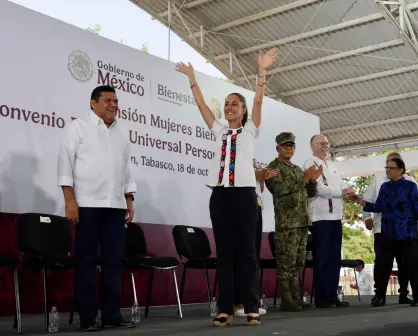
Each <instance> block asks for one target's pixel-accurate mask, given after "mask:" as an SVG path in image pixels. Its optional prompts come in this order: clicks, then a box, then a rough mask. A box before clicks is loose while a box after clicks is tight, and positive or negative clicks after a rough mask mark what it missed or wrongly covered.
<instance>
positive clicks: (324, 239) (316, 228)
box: [311, 220, 342, 304]
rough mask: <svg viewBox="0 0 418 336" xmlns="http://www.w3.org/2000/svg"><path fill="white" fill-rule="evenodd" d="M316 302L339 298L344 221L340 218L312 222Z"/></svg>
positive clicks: (326, 301) (320, 302)
mask: <svg viewBox="0 0 418 336" xmlns="http://www.w3.org/2000/svg"><path fill="white" fill-rule="evenodd" d="M311 232H312V257H313V264H314V269H313V272H314V274H313V275H314V290H315V304H328V303H332V302H333V301H335V300H336V298H337V290H338V284H339V282H340V270H341V246H342V223H341V221H340V220H321V221H316V222H312V231H311Z"/></svg>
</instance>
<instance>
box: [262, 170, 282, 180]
mask: <svg viewBox="0 0 418 336" xmlns="http://www.w3.org/2000/svg"><path fill="white" fill-rule="evenodd" d="M263 173H264V180H268V179H271V178H272V177H275V176H276V175H277V174H278V173H280V169H269V168H265V169H263Z"/></svg>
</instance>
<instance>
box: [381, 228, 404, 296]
mask: <svg viewBox="0 0 418 336" xmlns="http://www.w3.org/2000/svg"><path fill="white" fill-rule="evenodd" d="M385 244H386V239H385V237H384V236H383V235H382V233H375V234H374V253H375V256H376V258H375V261H374V270H373V271H374V279H375V288H376V282H378V281H377V280H378V279H379V275H380V273H381V272H380V266H381V264H382V263H384V259H385V258H387V257H390V256H388V253H387V252H388V251H387V246H385ZM385 249H386V250H385ZM394 257H395V259H396V263H397V264H398V281H399V294H400V295H404V296H406V295H408V293H409V291H408V284H409V273H408V268H407V266H406V265H405V263H404V261H403V259H402V256H401V254H400V251H395V254H394ZM392 259H393V258H392ZM392 263H393V260H392ZM383 282H385V279H383Z"/></svg>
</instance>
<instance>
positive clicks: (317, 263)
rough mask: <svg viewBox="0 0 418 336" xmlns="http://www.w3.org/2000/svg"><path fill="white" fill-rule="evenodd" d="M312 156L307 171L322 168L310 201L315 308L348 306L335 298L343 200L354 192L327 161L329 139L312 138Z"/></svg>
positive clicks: (339, 260) (339, 262)
mask: <svg viewBox="0 0 418 336" xmlns="http://www.w3.org/2000/svg"><path fill="white" fill-rule="evenodd" d="M311 148H312V154H313V155H312V157H311V158H309V159H308V160H306V161H305V164H304V166H303V168H304V169H305V170H306V169H308V168H309V167H311V166H312V165H313V164H314V165H316V166H317V167H320V166H322V167H323V173H322V176H320V177H319V178H318V179H317V180H316V182H317V187H316V188H317V194H316V196H315V197H312V198H310V199H309V212H310V213H309V216H310V219H311V221H312V255H313V263H314V290H315V306H316V308H335V307H348V303H347V302H341V301H340V300H338V297H337V289H338V283H339V280H340V269H341V246H342V222H341V220H342V218H343V197H344V196H351V195H354V194H355V193H356V190H355V189H354V188H351V187H348V186H347V185H346V184H345V182H344V181H343V180H342V178H341V177H340V176H339V175H338V173H337V171H336V170H335V169H334V168H333V167H332V163H329V162H328V161H327V156H328V153H329V142H328V139H327V138H326V137H325V136H323V135H320V134H319V135H314V136H313V137H312V138H311Z"/></svg>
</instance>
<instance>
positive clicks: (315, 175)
mask: <svg viewBox="0 0 418 336" xmlns="http://www.w3.org/2000/svg"><path fill="white" fill-rule="evenodd" d="M323 173H324V167H323V166H322V165H320V166H319V168H318V169H316V170H315V172H314V173H313V174H312V176H311V179H310V181H312V182H315V181H316V180H317V179H318V177H320V176H322V174H323Z"/></svg>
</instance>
